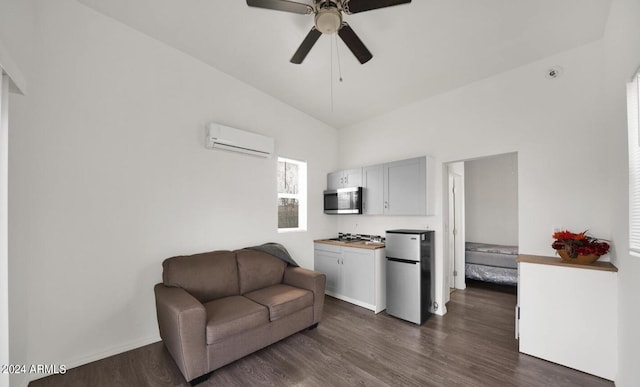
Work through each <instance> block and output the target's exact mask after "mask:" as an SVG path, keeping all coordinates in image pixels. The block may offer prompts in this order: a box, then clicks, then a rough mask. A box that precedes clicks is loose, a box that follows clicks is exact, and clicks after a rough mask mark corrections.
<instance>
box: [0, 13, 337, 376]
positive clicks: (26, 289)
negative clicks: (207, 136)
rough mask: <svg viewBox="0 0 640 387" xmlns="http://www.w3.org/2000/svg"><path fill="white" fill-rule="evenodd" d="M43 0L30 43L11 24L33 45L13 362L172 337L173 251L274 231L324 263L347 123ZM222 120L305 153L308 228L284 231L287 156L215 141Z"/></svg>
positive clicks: (18, 194) (18, 120)
mask: <svg viewBox="0 0 640 387" xmlns="http://www.w3.org/2000/svg"><path fill="white" fill-rule="evenodd" d="M10 1H11V5H14V4H15V3H17V0H10ZM34 4H35V9H36V10H35V12H34V15H35V22H34V23H33V24H31V27H32V28H33V30H32V33H33V35H34V39H33V42H30V41H29V40H26V39H25V38H24V36H22V35H21V34H18V33H16V34H14V35H13V36H8V38H9V39H10V40H11V41H10V42H9V43H10V44H8V46H10V47H21V45H27V44H29V47H30V49H32V50H33V61H29V62H28V63H27V66H26V68H27V69H28V71H26V76H27V77H28V79H29V91H30V93H29V95H28V96H25V97H20V98H18V99H16V101H15V102H16V103H15V104H13V103H12V106H11V107H10V113H11V114H10V116H11V118H12V122H11V129H12V130H11V134H10V137H9V149H10V159H9V176H10V178H9V198H10V199H9V200H10V202H9V203H10V204H9V206H10V209H9V238H10V240H9V242H10V243H9V260H10V272H9V274H10V279H11V288H10V298H11V299H10V302H11V305H12V309H11V316H10V318H11V340H12V342H11V362H12V363H15V364H64V365H66V366H67V367H73V366H77V365H80V364H83V363H87V362H89V361H93V360H96V359H98V358H102V357H105V356H109V355H112V354H114V353H117V352H121V351H124V350H128V349H131V348H134V347H137V346H140V345H143V344H147V343H150V342H153V341H156V340H159V336H158V328H157V322H156V316H155V303H154V297H153V290H152V289H153V285H154V284H155V283H157V282H159V281H161V262H162V260H163V259H165V258H167V257H170V256H173V255H178V254H190V253H197V252H203V251H210V250H216V249H235V248H241V247H245V246H250V245H255V244H259V243H264V242H270V241H274V242H280V243H283V244H284V245H285V246H286V247H287V248H288V249H289V251H290V252H291V253H292V255H293V256H294V258H295V259H296V260H297V261H298V262H299V263H300V265H301V266H304V267H309V268H311V267H313V243H312V241H313V240H314V239H317V238H319V237H324V236H326V235H331V234H333V233H335V230H336V220H335V219H334V218H331V217H328V216H325V215H324V214H323V213H322V190H323V189H324V184H325V181H326V174H327V172H329V171H331V170H334V169H335V168H336V165H337V163H336V160H337V134H336V131H335V129H333V128H331V127H328V126H327V125H325V124H322V123H320V122H318V121H317V120H315V119H313V118H310V117H309V116H307V115H305V114H303V113H301V112H299V111H297V110H295V109H293V108H291V107H289V106H287V105H285V104H283V103H281V102H280V101H278V100H276V99H274V98H272V97H270V96H267V95H265V94H263V93H262V92H259V91H257V90H256V89H254V88H252V87H250V86H248V85H246V84H243V83H241V82H239V81H237V80H236V79H233V78H231V77H229V76H227V75H225V74H223V73H221V72H219V71H217V70H216V69H214V68H212V67H210V66H208V65H205V64H203V63H201V62H199V61H197V60H194V59H192V58H190V57H188V56H187V55H185V54H183V53H181V52H179V51H177V50H174V49H172V48H170V47H168V46H166V45H164V44H162V43H160V42H157V41H155V40H153V39H151V38H149V37H147V36H145V35H143V34H141V33H138V32H136V31H135V30H132V29H130V28H128V27H126V26H125V25H123V24H121V23H119V22H116V21H114V20H112V19H110V18H108V17H105V16H103V15H101V14H98V13H96V12H95V11H93V10H91V9H89V8H86V7H85V6H83V5H80V4H79V3H77V2H76V1H73V0H59V1H55V2H50V1H36V2H35V3H34ZM6 6H7V7H8V6H9V4H7V5H6ZM5 10H6V8H5V4H4V2H3V4H2V5H1V6H0V15H1V14H3V13H4V15H6V16H0V22H4V18H5V17H7V18H8V17H9V16H10V14H9V13H5ZM0 24H1V23H0ZM36 26H37V27H36ZM8 32H11V31H8ZM31 43H33V44H31ZM20 57H21V58H23V57H27V58H28V56H20ZM16 60H18V59H16ZM12 102H13V101H12ZM209 121H216V122H219V123H222V124H224V125H228V126H233V127H237V128H240V129H244V130H249V131H253V132H256V133H259V134H263V135H266V136H270V137H273V138H274V139H275V143H276V155H274V156H284V157H288V158H294V159H297V160H304V161H306V162H308V177H309V180H308V188H309V215H308V217H309V227H308V231H307V232H304V233H288V234H278V233H277V200H276V157H273V158H271V159H262V158H254V157H249V156H244V155H239V154H235V153H227V152H220V151H213V150H208V149H205V147H204V126H205V124H206V123H207V122H209ZM42 376H44V375H29V376H28V378H31V379H33V378H38V377H42ZM24 381H25V380H24V376H23V375H20V376H15V378H14V379H13V380H12V385H14V384H15V385H16V386H18V385H21V384H23V383H24Z"/></svg>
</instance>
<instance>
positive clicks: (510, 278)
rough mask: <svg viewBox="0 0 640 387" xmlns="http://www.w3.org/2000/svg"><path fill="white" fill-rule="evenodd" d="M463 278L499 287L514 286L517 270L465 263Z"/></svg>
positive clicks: (516, 282) (516, 281) (516, 279)
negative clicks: (490, 283)
mask: <svg viewBox="0 0 640 387" xmlns="http://www.w3.org/2000/svg"><path fill="white" fill-rule="evenodd" d="M465 277H466V278H468V279H473V280H478V281H484V282H492V283H495V284H500V285H511V286H516V285H517V284H518V269H511V268H508V267H495V266H486V265H476V264H473V263H467V264H465Z"/></svg>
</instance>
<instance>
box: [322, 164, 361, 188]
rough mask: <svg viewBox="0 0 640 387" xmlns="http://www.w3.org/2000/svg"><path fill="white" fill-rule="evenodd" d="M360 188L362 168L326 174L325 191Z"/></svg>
mask: <svg viewBox="0 0 640 387" xmlns="http://www.w3.org/2000/svg"><path fill="white" fill-rule="evenodd" d="M349 187H362V168H353V169H345V170H342V171H336V172H332V173H328V174H327V189H338V188H349Z"/></svg>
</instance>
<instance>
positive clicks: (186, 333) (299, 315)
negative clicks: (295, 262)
mask: <svg viewBox="0 0 640 387" xmlns="http://www.w3.org/2000/svg"><path fill="white" fill-rule="evenodd" d="M162 267H163V272H162V280H163V282H162V283H159V284H157V285H156V286H155V288H154V291H155V296H156V309H157V314H158V325H159V328H160V337H162V340H163V342H164V344H165V346H166V347H167V349H168V350H169V353H170V354H171V356H173V358H174V360H175V362H176V364H177V365H178V368H180V371H182V374H183V375H184V377H185V379H186V380H187V381H191V382H192V384H196V383H197V382H199V381H202V380H204V379H206V377H208V374H209V373H210V372H211V371H213V370H215V369H217V368H220V367H222V366H224V365H226V364H229V363H231V362H233V361H235V360H237V359H239V358H241V357H243V356H246V355H248V354H250V353H252V352H254V351H257V350H259V349H261V348H264V347H266V346H268V345H270V344H272V343H275V342H276V341H279V340H281V339H283V338H285V337H287V336H289V335H292V334H294V333H296V332H299V331H301V330H304V329H305V328H315V327H316V326H317V324H318V322H319V321H320V318H321V317H322V309H323V305H324V290H325V281H326V277H325V275H324V274H322V273H319V272H315V271H312V270H307V269H303V268H300V267H293V266H287V264H286V263H285V262H283V261H282V260H280V259H278V258H276V257H274V256H272V255H269V254H266V253H264V252H260V251H256V250H250V249H243V250H236V251H214V252H210V253H202V254H196V255H190V256H178V257H173V258H168V259H166V260H165V261H164V262H163V263H162Z"/></svg>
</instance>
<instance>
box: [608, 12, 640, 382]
mask: <svg viewBox="0 0 640 387" xmlns="http://www.w3.org/2000/svg"><path fill="white" fill-rule="evenodd" d="M604 48H605V50H604V57H605V64H606V66H605V89H604V93H605V96H606V105H605V108H606V111H607V118H606V129H607V132H608V134H609V136H608V138H609V148H608V149H609V153H610V162H609V176H610V184H609V188H610V197H611V199H610V200H611V203H612V206H611V207H612V208H611V213H610V217H611V219H612V229H613V235H612V240H613V249H612V250H613V253H612V255H613V258H614V259H613V261H614V263H615V265H616V266H618V269H619V270H620V271H619V273H618V277H619V287H618V302H619V307H618V309H619V340H618V359H619V369H618V377H617V379H616V386H618V387H631V386H637V385H638V383H639V382H640V368H639V367H638V359H640V331H639V330H638V326H640V303H639V302H638V294H640V257H633V256H631V255H629V253H628V251H629V250H628V246H629V237H628V222H629V198H628V156H627V116H626V83H627V82H628V81H629V79H630V78H631V76H632V75H633V73H634V72H635V71H636V69H638V67H640V49H639V48H640V1H639V0H614V1H613V4H612V7H611V13H610V15H609V20H608V22H607V29H606V34H605V39H604Z"/></svg>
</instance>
